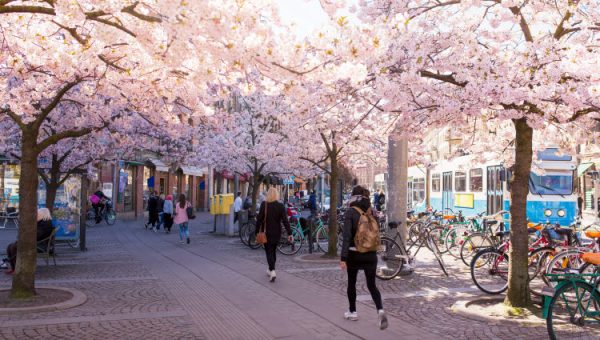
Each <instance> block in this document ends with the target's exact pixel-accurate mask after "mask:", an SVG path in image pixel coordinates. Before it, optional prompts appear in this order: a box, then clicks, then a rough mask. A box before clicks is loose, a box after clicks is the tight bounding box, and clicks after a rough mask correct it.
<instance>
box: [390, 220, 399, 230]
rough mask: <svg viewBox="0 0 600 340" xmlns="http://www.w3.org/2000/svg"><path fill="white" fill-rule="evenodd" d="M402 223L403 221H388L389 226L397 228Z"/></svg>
mask: <svg viewBox="0 0 600 340" xmlns="http://www.w3.org/2000/svg"><path fill="white" fill-rule="evenodd" d="M401 224H402V222H390V223H388V227H389V228H390V229H396V228H398V227H399V226H400V225H401Z"/></svg>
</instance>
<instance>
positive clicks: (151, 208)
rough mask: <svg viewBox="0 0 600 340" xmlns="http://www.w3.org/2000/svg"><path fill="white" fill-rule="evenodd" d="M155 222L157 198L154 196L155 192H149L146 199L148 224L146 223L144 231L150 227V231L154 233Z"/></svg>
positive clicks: (156, 217) (156, 220) (156, 218)
mask: <svg viewBox="0 0 600 340" xmlns="http://www.w3.org/2000/svg"><path fill="white" fill-rule="evenodd" d="M156 222H158V196H156V192H154V191H151V192H150V197H149V198H148V223H146V229H148V226H149V225H152V230H154V231H156V229H155V227H156Z"/></svg>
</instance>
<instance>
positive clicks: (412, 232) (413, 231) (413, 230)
mask: <svg viewBox="0 0 600 340" xmlns="http://www.w3.org/2000/svg"><path fill="white" fill-rule="evenodd" d="M423 226H424V224H423V222H421V221H416V222H414V223H413V224H411V225H410V228H409V229H408V239H409V241H410V244H414V243H415V242H417V240H419V234H420V233H421V228H422V227H423Z"/></svg>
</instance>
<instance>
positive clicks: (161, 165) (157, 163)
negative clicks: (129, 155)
mask: <svg viewBox="0 0 600 340" xmlns="http://www.w3.org/2000/svg"><path fill="white" fill-rule="evenodd" d="M148 162H150V163H152V164H153V165H154V167H155V168H156V170H158V171H164V172H169V167H168V166H167V165H166V164H165V163H163V162H162V161H161V160H159V159H155V158H148Z"/></svg>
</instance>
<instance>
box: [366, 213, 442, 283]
mask: <svg viewBox="0 0 600 340" xmlns="http://www.w3.org/2000/svg"><path fill="white" fill-rule="evenodd" d="M399 226H400V223H399V222H390V223H389V224H388V227H389V229H390V230H395V231H396V232H395V235H394V236H393V237H390V236H386V235H383V236H381V241H380V246H379V249H378V250H377V257H378V261H377V271H376V276H377V278H379V279H381V280H391V279H393V278H395V277H396V276H398V275H399V274H400V271H402V268H403V266H404V265H405V264H412V263H414V259H415V257H416V256H417V254H418V253H419V250H421V248H422V247H423V246H425V247H426V248H428V249H429V250H430V251H431V252H432V253H433V255H434V256H435V258H436V260H437V262H438V263H439V265H440V268H441V269H442V271H443V272H444V274H445V275H446V276H448V272H447V270H446V266H445V264H444V260H443V259H442V254H441V252H440V250H439V248H438V246H437V243H436V241H435V239H434V238H435V237H437V235H434V234H433V233H432V229H431V228H430V227H429V226H427V225H423V226H421V227H420V228H419V234H418V235H417V236H416V237H415V240H414V241H413V242H411V243H410V245H409V246H408V247H407V246H406V243H405V241H404V238H403V237H402V234H401V233H400V232H399V231H398V227H399ZM413 247H416V250H414V255H413V254H412V251H413Z"/></svg>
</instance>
